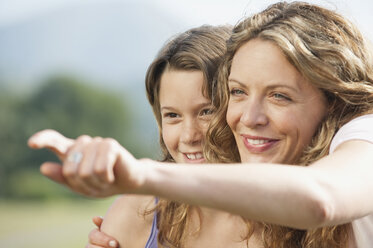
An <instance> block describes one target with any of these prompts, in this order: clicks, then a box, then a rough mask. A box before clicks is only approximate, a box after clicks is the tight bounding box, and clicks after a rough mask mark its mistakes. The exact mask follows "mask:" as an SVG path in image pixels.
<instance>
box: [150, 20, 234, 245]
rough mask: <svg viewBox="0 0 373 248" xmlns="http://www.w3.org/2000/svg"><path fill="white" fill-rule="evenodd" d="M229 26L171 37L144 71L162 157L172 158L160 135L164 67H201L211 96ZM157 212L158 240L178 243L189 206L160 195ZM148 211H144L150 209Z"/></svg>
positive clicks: (171, 243)
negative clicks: (160, 100) (165, 198)
mask: <svg viewBox="0 0 373 248" xmlns="http://www.w3.org/2000/svg"><path fill="white" fill-rule="evenodd" d="M230 33H231V28H230V27H229V26H219V27H214V26H207V25H205V26H201V27H199V28H193V29H190V30H188V31H186V32H184V33H182V34H179V35H177V36H176V37H174V38H172V39H171V40H170V41H168V42H167V44H166V45H165V46H164V47H163V48H162V49H161V50H160V52H159V53H158V55H157V56H156V58H155V59H154V61H153V62H152V64H151V65H150V66H149V68H148V71H147V73H146V92H147V97H148V100H149V103H150V104H151V106H152V109H153V113H154V115H155V118H156V120H157V124H158V128H159V139H160V146H161V149H162V153H163V159H162V161H168V162H174V160H173V158H172V157H171V154H170V153H169V151H168V150H167V148H166V146H165V143H164V141H163V138H162V116H161V113H160V103H159V89H160V83H161V82H160V80H161V76H162V74H163V73H164V72H165V71H166V70H183V71H201V72H202V73H203V75H204V83H203V87H202V91H203V95H204V96H205V97H207V98H208V99H210V100H211V98H212V95H211V94H212V90H213V89H212V81H213V79H214V76H215V73H216V71H217V68H218V66H219V64H220V63H221V61H222V58H223V55H224V54H225V51H226V40H227V39H228V38H229V35H230ZM154 210H155V211H156V213H157V215H158V229H159V233H158V242H159V243H160V244H162V245H163V246H166V247H182V246H183V242H184V240H185V236H186V235H185V230H186V228H187V225H188V223H189V220H190V215H191V211H192V207H191V206H189V205H187V204H182V203H177V202H173V201H168V200H163V199H161V200H160V201H159V202H158V204H157V206H156V208H155V209H154ZM154 210H150V211H148V213H152V212H154Z"/></svg>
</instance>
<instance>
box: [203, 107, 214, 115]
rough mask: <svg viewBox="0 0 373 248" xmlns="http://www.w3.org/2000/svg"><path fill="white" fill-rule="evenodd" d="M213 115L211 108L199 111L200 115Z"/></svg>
mask: <svg viewBox="0 0 373 248" xmlns="http://www.w3.org/2000/svg"><path fill="white" fill-rule="evenodd" d="M212 113H213V110H212V109H211V108H207V109H203V110H202V111H201V115H211V114H212Z"/></svg>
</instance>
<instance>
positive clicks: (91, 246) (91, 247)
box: [86, 216, 119, 248]
mask: <svg viewBox="0 0 373 248" xmlns="http://www.w3.org/2000/svg"><path fill="white" fill-rule="evenodd" d="M92 220H93V223H94V224H95V225H96V226H97V228H95V229H93V230H92V231H91V232H90V233H89V235H88V240H89V241H88V242H89V243H88V244H87V245H86V248H113V247H119V245H118V242H117V241H116V240H115V239H114V238H112V237H110V236H109V235H107V234H105V233H103V232H101V231H100V227H101V224H102V221H103V219H102V217H98V216H96V217H93V219H92Z"/></svg>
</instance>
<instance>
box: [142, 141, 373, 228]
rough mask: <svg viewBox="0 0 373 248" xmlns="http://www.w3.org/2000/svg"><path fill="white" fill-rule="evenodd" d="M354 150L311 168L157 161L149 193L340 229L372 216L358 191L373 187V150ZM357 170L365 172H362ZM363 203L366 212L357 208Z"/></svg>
mask: <svg viewBox="0 0 373 248" xmlns="http://www.w3.org/2000/svg"><path fill="white" fill-rule="evenodd" d="M347 143H348V142H347ZM365 143H366V142H365ZM349 146H354V147H356V143H355V144H352V145H351V144H350V145H347V146H346V147H347V148H348V150H346V149H345V150H342V151H343V152H338V153H337V152H336V153H335V155H332V156H329V157H327V158H324V159H322V160H320V161H319V162H317V163H316V164H315V165H313V166H310V167H301V166H290V165H278V164H246V165H238V164H236V165H202V166H201V165H198V166H193V165H174V164H173V165H170V166H167V165H164V164H158V163H157V162H154V163H155V166H154V167H153V166H151V167H153V168H152V169H150V171H149V174H148V176H147V177H146V181H145V184H144V188H145V190H144V191H145V192H147V193H149V194H154V195H158V196H160V197H164V198H168V199H172V200H176V201H181V202H185V203H188V204H192V205H201V206H205V207H212V208H217V209H221V210H225V211H229V212H232V213H235V214H238V215H242V216H244V217H246V218H248V219H251V220H256V221H264V222H268V223H274V224H280V225H286V226H290V227H295V228H300V229H310V228H315V227H320V226H323V225H334V224H340V223H344V222H347V221H350V220H351V219H354V218H357V217H360V216H362V215H364V214H367V213H368V211H369V208H370V206H371V205H373V203H372V200H370V199H367V196H366V195H364V194H365V193H364V192H362V191H364V190H363V189H362V190H360V193H358V192H356V191H359V188H361V186H362V185H365V186H366V187H372V186H373V185H372V183H369V182H370V181H371V180H370V179H369V178H368V177H367V176H365V177H364V176H362V174H364V173H370V174H368V175H372V172H373V171H372V169H371V168H373V166H368V164H370V165H373V159H370V158H369V159H367V157H369V156H371V155H370V154H372V147H373V145H371V144H367V145H366V146H365V148H364V145H363V146H362V147H360V148H361V149H360V148H359V149H358V150H356V149H355V151H354V150H353V149H352V150H351V149H350V148H351V147H349ZM358 147H359V146H358ZM352 153H354V154H355V155H356V156H352ZM368 154H369V156H368ZM150 163H152V162H150ZM354 163H355V165H353V164H354ZM356 163H357V164H358V165H356ZM352 166H355V168H353V167H352ZM356 167H359V168H360V169H358V172H356V169H357V168H356ZM351 168H352V169H351ZM352 172H353V173H354V174H351V173H352ZM365 175H367V174H365ZM361 180H363V181H361ZM367 181H369V182H367ZM349 182H351V183H354V185H349ZM368 184H369V185H368ZM364 196H365V197H364ZM351 199H354V202H351ZM363 202H364V204H365V205H366V206H365V208H362V207H361V206H357V205H356V203H357V204H360V203H363Z"/></svg>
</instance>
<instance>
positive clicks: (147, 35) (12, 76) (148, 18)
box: [0, 0, 186, 150]
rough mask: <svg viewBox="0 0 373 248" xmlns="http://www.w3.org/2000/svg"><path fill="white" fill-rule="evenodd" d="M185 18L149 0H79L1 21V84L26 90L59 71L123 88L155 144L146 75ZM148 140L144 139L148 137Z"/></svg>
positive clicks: (141, 129)
mask: <svg viewBox="0 0 373 248" xmlns="http://www.w3.org/2000/svg"><path fill="white" fill-rule="evenodd" d="M185 26H186V25H185V24H183V23H182V21H180V20H175V19H174V18H171V17H170V16H169V15H168V14H167V13H166V12H165V11H163V10H162V9H160V8H159V7H158V6H157V5H152V3H151V2H150V1H149V2H145V3H144V2H138V3H137V2H128V1H113V0H108V1H107V2H105V3H102V2H100V3H98V2H94V1H92V2H91V3H84V4H82V2H80V3H76V4H73V5H71V6H69V7H65V8H63V9H58V10H55V11H53V12H48V13H44V14H40V15H38V16H33V17H32V18H29V19H27V20H23V21H20V22H17V23H13V24H11V25H9V26H3V27H0V54H1V56H0V90H2V89H4V88H6V89H10V90H11V91H13V92H15V93H18V94H24V93H29V92H33V91H35V89H36V88H37V87H38V84H39V83H41V82H42V81H45V80H46V79H47V78H49V77H50V76H53V75H55V74H57V75H59V74H62V75H64V74H66V75H69V76H73V77H77V78H81V79H83V80H84V81H86V82H92V83H94V84H96V85H97V86H98V87H103V88H105V89H107V90H112V91H115V92H116V93H119V94H120V93H121V92H123V97H126V99H125V100H126V101H125V102H126V103H127V104H130V107H129V108H130V109H132V111H133V112H134V113H135V114H136V115H131V116H134V117H133V119H132V120H131V121H132V123H136V126H135V130H134V131H133V132H134V133H135V134H138V136H139V137H138V142H139V145H143V146H144V149H148V150H149V149H153V148H154V147H155V144H157V143H158V140H157V130H156V124H155V121H154V118H153V115H152V112H151V109H150V107H149V106H148V103H147V100H146V97H145V87H144V78H145V73H146V69H147V67H148V65H149V64H150V63H151V61H152V60H153V58H154V57H155V55H156V53H157V52H158V50H159V49H160V47H161V46H162V45H163V44H164V43H165V42H166V41H167V39H169V38H170V37H171V36H172V35H174V34H176V33H178V32H182V31H184V29H185ZM144 141H145V142H144Z"/></svg>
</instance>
